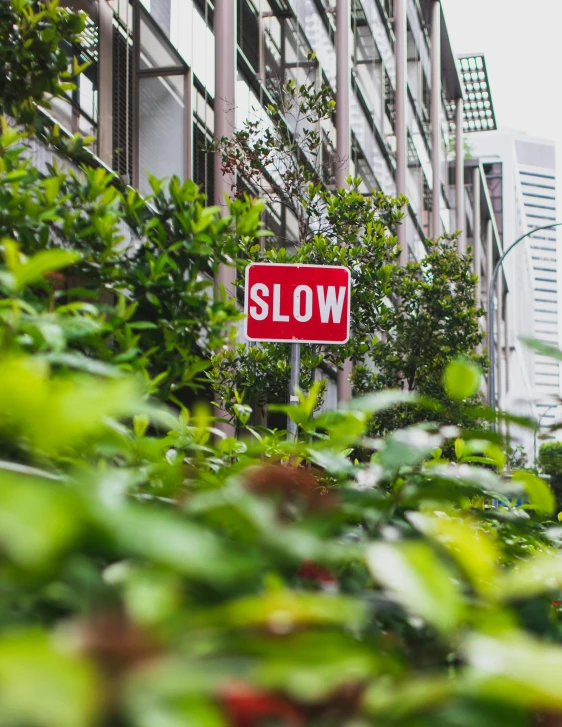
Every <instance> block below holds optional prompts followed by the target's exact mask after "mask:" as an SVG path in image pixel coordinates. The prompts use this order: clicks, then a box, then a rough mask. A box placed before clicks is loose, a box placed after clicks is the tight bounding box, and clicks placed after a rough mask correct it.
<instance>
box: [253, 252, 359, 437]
mask: <svg viewBox="0 0 562 727" xmlns="http://www.w3.org/2000/svg"><path fill="white" fill-rule="evenodd" d="M350 298H351V276H350V273H349V270H348V269H347V268H345V267H342V266H338V265H295V264H292V265H286V264H280V263H252V264H250V265H248V267H247V268H246V292H245V301H244V312H245V314H246V320H245V334H246V338H247V339H248V340H250V341H262V342H284V343H290V344H291V383H290V388H289V403H290V404H296V403H297V401H298V400H297V397H296V392H297V389H298V387H299V381H300V344H301V343H317V344H331V345H337V344H344V343H347V341H348V340H349V330H350ZM288 430H289V432H290V434H291V436H292V437H294V438H296V435H297V426H296V424H295V423H294V422H293V421H292V420H291V419H290V418H289V421H288Z"/></svg>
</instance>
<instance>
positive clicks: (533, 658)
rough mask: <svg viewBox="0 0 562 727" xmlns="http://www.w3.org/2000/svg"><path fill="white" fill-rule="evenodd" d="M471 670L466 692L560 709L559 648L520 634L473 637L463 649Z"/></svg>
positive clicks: (561, 667) (561, 672) (561, 671)
mask: <svg viewBox="0 0 562 727" xmlns="http://www.w3.org/2000/svg"><path fill="white" fill-rule="evenodd" d="M464 653H465V656H466V658H467V660H468V662H469V664H470V665H471V666H472V667H473V669H474V671H473V672H472V674H471V675H470V676H471V678H470V679H469V680H468V685H469V692H470V693H471V694H473V695H477V696H480V697H483V698H484V697H487V698H491V699H496V700H499V701H505V702H508V703H517V704H521V705H524V706H528V707H542V708H545V709H552V710H562V689H560V684H562V647H560V646H558V645H553V644H546V643H541V642H540V641H538V640H535V639H533V638H531V637H529V636H526V635H525V634H524V633H522V632H505V633H501V634H499V635H498V637H497V638H493V637H489V636H479V635H477V636H472V637H470V638H469V640H468V641H467V643H466V645H465V647H464Z"/></svg>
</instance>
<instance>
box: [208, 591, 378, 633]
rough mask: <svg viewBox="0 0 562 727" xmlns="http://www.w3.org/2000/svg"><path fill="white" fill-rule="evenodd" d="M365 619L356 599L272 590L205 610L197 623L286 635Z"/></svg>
mask: <svg viewBox="0 0 562 727" xmlns="http://www.w3.org/2000/svg"><path fill="white" fill-rule="evenodd" d="M365 616H366V608H365V604H364V603H362V602H361V601H360V600H359V599H354V598H351V597H348V596H338V595H335V594H333V595H329V596H326V595H325V594H321V593H306V592H304V591H302V592H299V591H290V590H287V589H282V588H274V589H271V590H269V591H268V592H267V593H265V594H263V595H261V596H255V597H254V596H249V597H247V598H241V599H239V600H237V601H233V602H232V603H230V604H227V605H226V606H221V607H219V608H217V609H213V610H209V611H208V612H207V613H205V614H204V615H202V616H201V620H202V621H203V623H208V624H221V623H222V624H228V625H229V626H233V627H237V628H240V627H247V626H258V625H261V626H268V627H269V628H270V629H271V630H272V631H274V632H275V631H277V632H279V633H286V632H290V631H292V630H293V629H295V628H298V627H300V626H303V625H306V624H325V625H329V624H342V625H344V624H346V625H349V626H359V625H361V624H362V622H363V621H364V619H365Z"/></svg>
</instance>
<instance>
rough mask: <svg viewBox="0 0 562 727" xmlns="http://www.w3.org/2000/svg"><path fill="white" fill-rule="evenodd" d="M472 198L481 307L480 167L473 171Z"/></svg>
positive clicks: (474, 261) (475, 254)
mask: <svg viewBox="0 0 562 727" xmlns="http://www.w3.org/2000/svg"><path fill="white" fill-rule="evenodd" d="M472 196H473V199H474V202H473V204H474V249H473V251H472V255H473V269H474V272H475V273H476V275H477V276H478V280H477V281H476V305H477V306H480V301H481V298H482V296H481V290H482V283H481V281H480V277H481V275H482V242H481V239H480V238H481V234H482V232H481V217H480V167H474V169H473V171H472Z"/></svg>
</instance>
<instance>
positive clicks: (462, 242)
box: [455, 98, 466, 255]
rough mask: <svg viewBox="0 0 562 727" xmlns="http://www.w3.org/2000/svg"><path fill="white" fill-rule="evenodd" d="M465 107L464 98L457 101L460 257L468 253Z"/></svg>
mask: <svg viewBox="0 0 562 727" xmlns="http://www.w3.org/2000/svg"><path fill="white" fill-rule="evenodd" d="M463 106H464V102H463V99H462V98H458V99H457V108H456V119H455V126H456V129H455V131H456V139H455V141H456V159H455V185H456V203H457V229H459V230H460V233H461V234H460V235H459V238H458V242H457V250H458V252H459V254H460V255H464V254H465V252H466V234H465V225H466V220H465V216H464V134H463V118H464V117H463V110H464V109H463Z"/></svg>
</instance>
